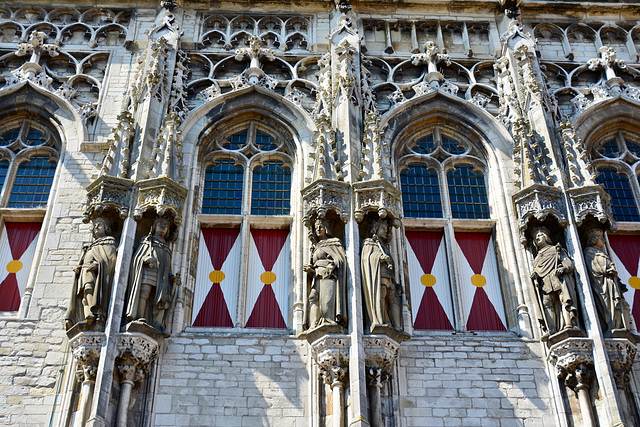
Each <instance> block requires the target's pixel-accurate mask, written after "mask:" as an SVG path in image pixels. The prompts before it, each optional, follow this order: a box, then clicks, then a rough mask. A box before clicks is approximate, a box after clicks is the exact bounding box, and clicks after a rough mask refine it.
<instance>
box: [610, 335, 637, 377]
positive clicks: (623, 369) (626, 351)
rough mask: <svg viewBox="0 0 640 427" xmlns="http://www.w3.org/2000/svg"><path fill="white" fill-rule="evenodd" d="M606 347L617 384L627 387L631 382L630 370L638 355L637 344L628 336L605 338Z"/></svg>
mask: <svg viewBox="0 0 640 427" xmlns="http://www.w3.org/2000/svg"><path fill="white" fill-rule="evenodd" d="M605 347H606V348H607V354H608V355H609V363H611V370H612V371H613V376H614V378H615V380H616V386H617V387H618V388H625V387H626V386H627V385H628V384H629V372H631V367H632V366H633V361H634V359H635V357H636V352H637V349H636V346H635V344H634V343H632V342H631V341H629V340H628V339H626V338H613V339H607V340H605Z"/></svg>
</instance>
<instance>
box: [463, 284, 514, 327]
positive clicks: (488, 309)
mask: <svg viewBox="0 0 640 427" xmlns="http://www.w3.org/2000/svg"><path fill="white" fill-rule="evenodd" d="M467 330H469V331H506V330H507V329H506V328H505V327H504V325H503V324H502V319H500V316H498V313H497V312H496V309H495V308H494V307H493V304H491V301H490V300H489V297H488V296H487V293H486V292H485V291H484V289H482V288H477V289H476V294H475V295H474V297H473V304H472V305H471V311H470V312H469V319H467Z"/></svg>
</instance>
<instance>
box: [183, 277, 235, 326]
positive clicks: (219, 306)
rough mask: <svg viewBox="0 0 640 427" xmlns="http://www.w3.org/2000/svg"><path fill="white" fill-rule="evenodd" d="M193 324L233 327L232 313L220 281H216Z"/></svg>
mask: <svg viewBox="0 0 640 427" xmlns="http://www.w3.org/2000/svg"><path fill="white" fill-rule="evenodd" d="M193 326H220V327H227V328H232V327H233V321H232V320H231V315H229V309H228V308H227V302H226V301H225V299H224V294H223V293H222V288H221V287H220V284H219V283H214V284H213V285H212V286H211V289H210V290H209V293H208V294H207V297H206V298H205V300H204V303H203V304H202V308H200V312H199V313H198V317H196V321H195V322H193Z"/></svg>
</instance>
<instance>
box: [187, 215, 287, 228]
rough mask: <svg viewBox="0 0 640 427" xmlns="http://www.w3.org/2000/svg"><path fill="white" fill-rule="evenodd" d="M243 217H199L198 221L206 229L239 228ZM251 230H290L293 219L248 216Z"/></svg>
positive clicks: (279, 216)
mask: <svg viewBox="0 0 640 427" xmlns="http://www.w3.org/2000/svg"><path fill="white" fill-rule="evenodd" d="M242 219H243V216H242V215H209V214H200V215H198V221H200V224H201V225H202V226H203V227H204V228H223V227H226V228H237V227H240V224H242ZM247 220H248V221H249V225H250V226H251V228H259V229H284V228H289V226H290V225H291V221H292V220H293V217H292V216H290V215H273V216H272V215H247Z"/></svg>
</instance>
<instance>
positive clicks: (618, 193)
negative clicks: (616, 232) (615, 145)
mask: <svg viewBox="0 0 640 427" xmlns="http://www.w3.org/2000/svg"><path fill="white" fill-rule="evenodd" d="M598 172H599V175H598V177H597V178H596V180H597V182H598V184H600V185H601V186H602V187H603V188H604V189H605V190H606V192H607V193H609V195H610V196H611V208H612V209H613V217H614V218H615V219H616V220H618V221H640V216H638V207H637V206H636V201H635V199H634V198H633V192H632V191H631V185H630V183H629V179H628V178H627V176H626V175H623V174H618V173H617V171H616V170H615V169H614V168H600V169H598Z"/></svg>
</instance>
